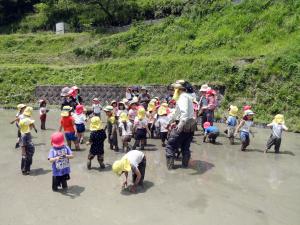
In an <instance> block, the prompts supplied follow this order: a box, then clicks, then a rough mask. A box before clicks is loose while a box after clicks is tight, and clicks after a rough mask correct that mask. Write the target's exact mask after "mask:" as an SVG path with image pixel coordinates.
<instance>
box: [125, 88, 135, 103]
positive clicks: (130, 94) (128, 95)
mask: <svg viewBox="0 0 300 225" xmlns="http://www.w3.org/2000/svg"><path fill="white" fill-rule="evenodd" d="M125 98H126V99H127V100H128V102H129V101H131V100H132V98H133V94H132V90H131V87H128V88H127V89H126V93H125Z"/></svg>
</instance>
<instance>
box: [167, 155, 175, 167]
mask: <svg viewBox="0 0 300 225" xmlns="http://www.w3.org/2000/svg"><path fill="white" fill-rule="evenodd" d="M167 169H168V170H172V169H174V158H172V157H167Z"/></svg>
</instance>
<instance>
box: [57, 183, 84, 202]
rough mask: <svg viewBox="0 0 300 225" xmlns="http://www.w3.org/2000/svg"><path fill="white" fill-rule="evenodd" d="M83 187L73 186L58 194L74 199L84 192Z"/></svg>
mask: <svg viewBox="0 0 300 225" xmlns="http://www.w3.org/2000/svg"><path fill="white" fill-rule="evenodd" d="M84 190H85V187H82V186H79V185H73V186H70V187H69V188H68V190H59V191H58V192H59V193H61V194H62V195H64V196H67V197H70V198H71V199H75V198H77V197H79V196H80V194H81V193H82V192H84Z"/></svg>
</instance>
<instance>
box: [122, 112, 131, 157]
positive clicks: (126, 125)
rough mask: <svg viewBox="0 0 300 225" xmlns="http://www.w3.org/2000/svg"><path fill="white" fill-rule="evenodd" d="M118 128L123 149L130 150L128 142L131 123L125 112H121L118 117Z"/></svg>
mask: <svg viewBox="0 0 300 225" xmlns="http://www.w3.org/2000/svg"><path fill="white" fill-rule="evenodd" d="M119 128H120V129H121V138H122V142H123V151H124V152H128V151H129V150H130V148H129V146H128V143H129V142H130V141H131V137H132V123H131V122H130V121H129V119H128V116H127V114H126V113H124V112H123V113H121V115H120V118H119Z"/></svg>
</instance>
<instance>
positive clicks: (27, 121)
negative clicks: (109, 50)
mask: <svg viewBox="0 0 300 225" xmlns="http://www.w3.org/2000/svg"><path fill="white" fill-rule="evenodd" d="M32 110H33V109H32V107H26V109H25V110H24V112H23V115H24V117H23V118H22V119H21V120H20V121H19V127H20V132H21V138H20V145H21V148H22V160H21V170H22V174H23V175H28V174H29V173H30V166H31V164H32V157H33V154H34V151H35V148H34V145H33V143H32V136H31V133H30V130H31V129H32V128H33V129H34V130H35V132H36V133H37V129H36V128H35V126H34V120H32V119H31V118H30V117H31V116H32Z"/></svg>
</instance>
